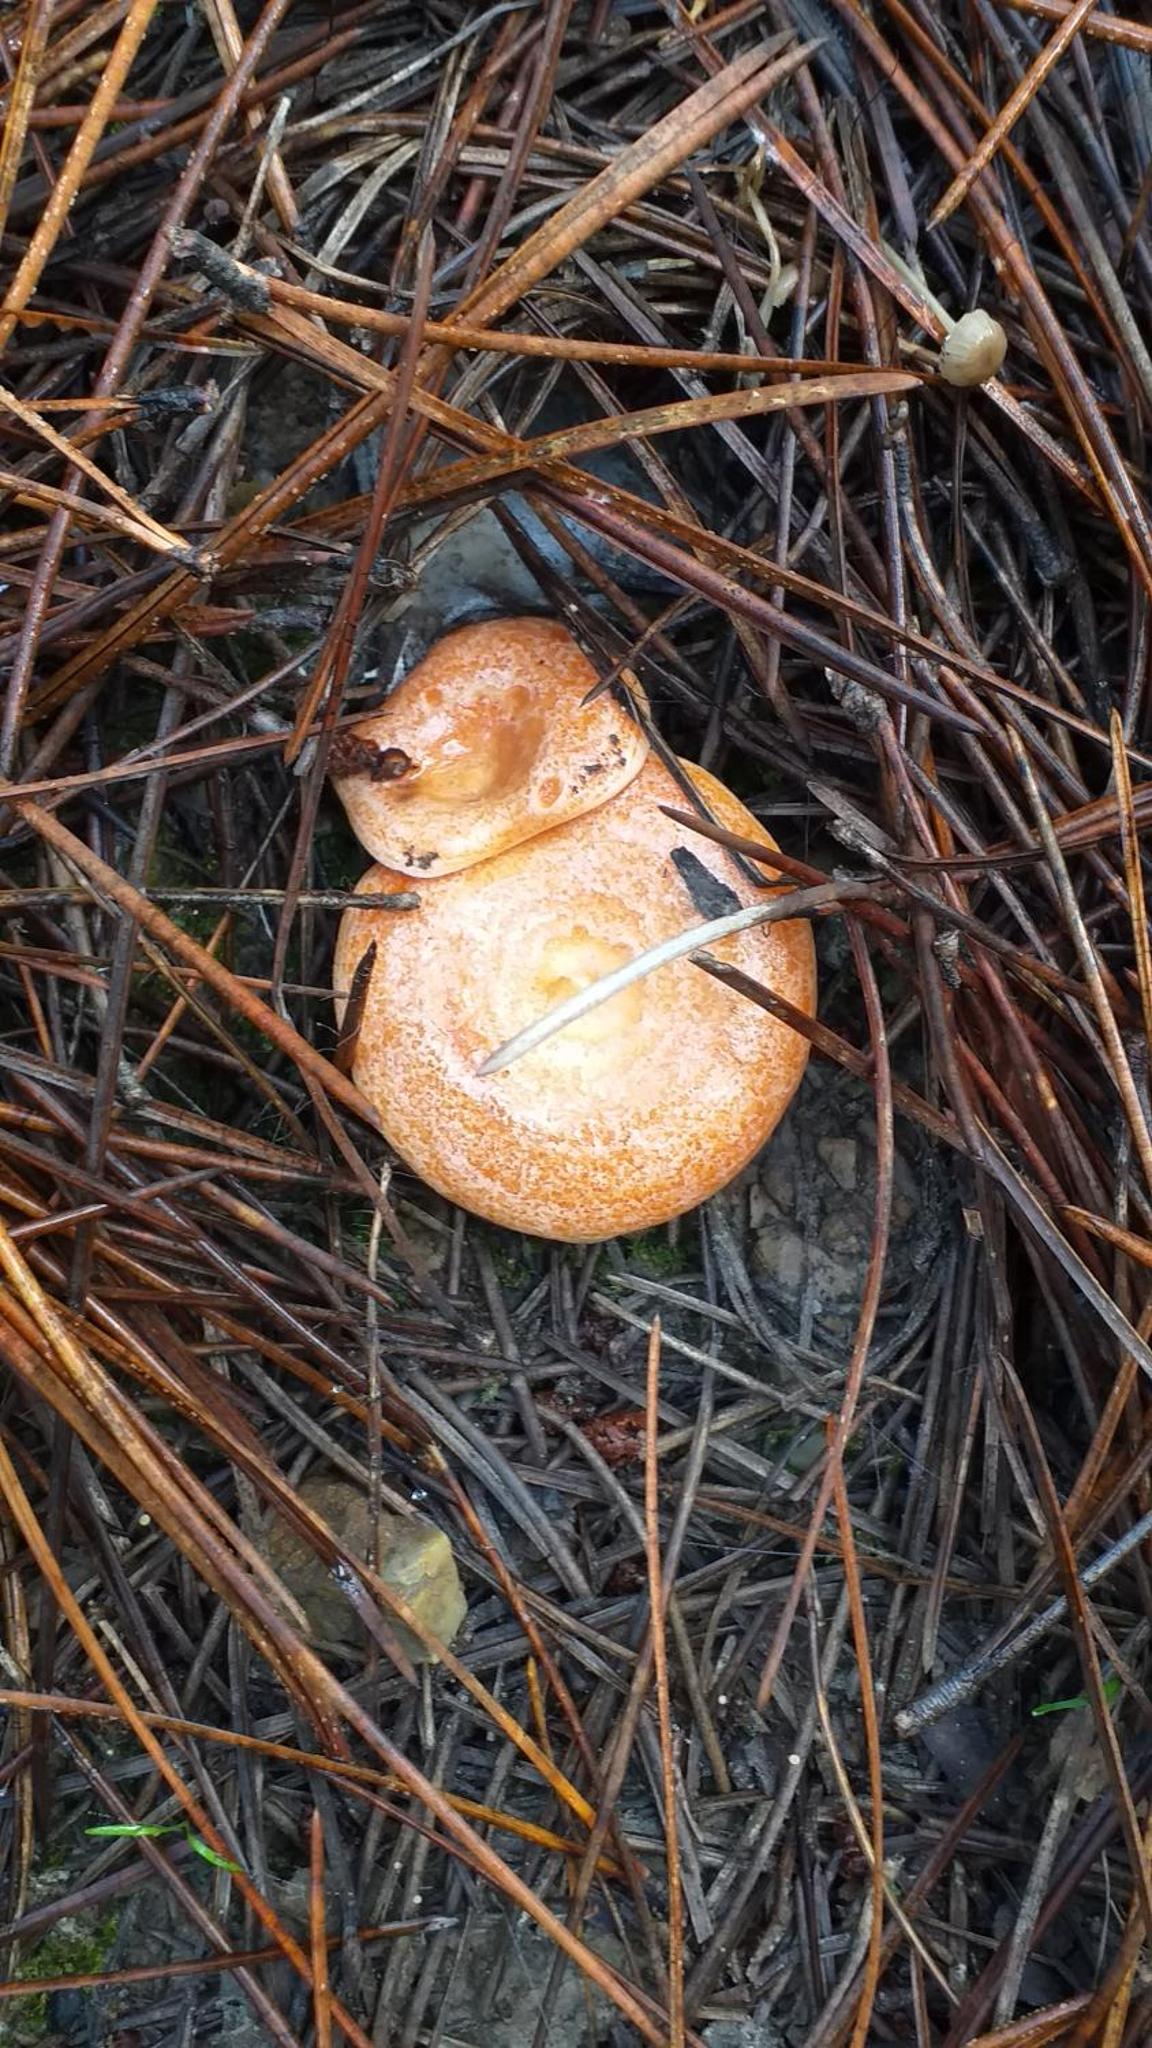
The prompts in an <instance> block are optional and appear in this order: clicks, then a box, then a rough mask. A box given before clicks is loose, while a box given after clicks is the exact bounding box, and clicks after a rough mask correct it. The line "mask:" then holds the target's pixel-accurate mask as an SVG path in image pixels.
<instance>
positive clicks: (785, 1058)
mask: <svg viewBox="0 0 1152 2048" xmlns="http://www.w3.org/2000/svg"><path fill="white" fill-rule="evenodd" d="M687 772H688V774H689V775H690V777H691V779H692V781H693V783H694V784H695V785H696V787H697V788H698V790H699V791H700V794H701V795H702V796H703V798H704V800H705V803H706V805H707V807H708V809H709V811H710V812H711V814H712V816H713V817H714V818H715V820H716V821H717V823H719V824H721V825H723V826H725V827H726V828H727V829H728V830H730V831H732V832H737V833H740V834H742V835H744V836H746V837H748V838H753V839H757V840H759V841H760V842H761V843H762V844H763V845H764V846H765V847H768V848H770V849H771V848H774V841H773V840H772V839H771V838H769V836H768V834H767V833H766V832H765V831H764V829H763V827H762V826H761V825H760V824H759V823H758V822H757V820H756V819H754V818H753V817H752V815H751V814H750V812H748V811H747V810H745V808H744V806H743V804H741V803H739V802H738V801H737V799H736V798H735V797H734V796H732V795H731V794H730V792H729V791H728V790H726V789H724V788H723V786H722V785H721V784H720V783H718V782H716V781H715V780H714V779H713V777H712V776H710V775H708V774H706V773H705V772H704V771H703V770H701V769H697V768H688V769H687ZM683 801H684V799H683V795H682V792H681V790H680V788H679V785H678V784H677V783H676V782H675V780H674V779H673V777H672V776H671V775H670V774H669V772H668V770H667V769H666V768H664V767H663V766H662V765H661V764H660V763H659V762H658V761H657V760H656V759H655V758H654V757H651V756H650V757H649V759H648V760H647V761H646V762H645V764H644V766H643V768H642V769H641V771H640V773H639V775H638V776H637V778H636V780H635V782H634V783H633V785H632V787H631V789H630V790H629V792H628V796H627V799H626V800H625V801H624V802H621V803H617V804H614V805H612V806H611V807H610V811H609V812H608V813H603V812H600V811H595V812H592V813H591V814H589V815H586V816H584V817H580V818H577V819H575V820H573V821H572V822H571V823H569V824H566V825H561V826H558V827H557V828H556V829H555V830H553V831H550V832H547V833H545V834H544V835H543V836H542V837H539V838H537V839H534V840H533V841H532V842H531V843H530V844H528V845H521V846H519V847H517V848H514V849H513V850H511V851H509V852H506V853H502V854H499V855H498V856H497V857H496V858H494V859H491V860H486V861H484V862H482V863H481V864H480V865H479V866H477V867H473V868H471V869H469V871H468V872H467V873H466V874H457V875H454V876H447V877H445V878H444V879H442V880H439V881H437V882H435V883H434V884H433V885H432V886H431V887H429V888H428V889H427V890H426V891H425V892H424V895H423V898H422V901H421V906H420V908H419V909H418V910H415V911H411V912H407V913H405V914H404V915H397V914H395V913H393V912H389V911H380V910H356V909H350V910H347V911H346V912H345V913H344V917H343V919H342V921H341V926H340V933H339V937H338V940H337V947H336V960H335V984H336V988H337V991H338V992H342V995H343V1000H344V1001H346V999H347V994H348V991H349V990H350V989H351V987H352V984H353V980H354V978H355V975H356V970H357V967H358V965H359V963H360V961H361V960H362V958H363V956H364V954H365V952H366V950H367V948H368V947H369V946H370V944H371V943H372V941H373V940H374V941H375V943H376V949H377V950H376V956H375V960H374V963H373V965H372V968H371V974H370V979H369V982H368V985H367V989H366V993H365V1000H364V1007H363V1011H362V1016H361V1023H360V1031H359V1038H358V1041H357V1047H356V1054H355V1062H354V1071H355V1077H356V1081H357V1083H358V1085H359V1087H360V1088H361V1089H362V1090H363V1092H364V1094H365V1095H366V1096H367V1097H368V1099H369V1100H370V1101H371V1102H372V1103H373V1104H374V1106H375V1107H376V1109H377V1110H378V1112H379V1114H380V1118H381V1121H382V1124H383V1128H384V1131H385V1134H386V1135H387V1137H388V1139H389V1141H390V1142H391V1144H392V1145H393V1146H394V1147H395V1149H396V1151H397V1152H398V1153H399V1154H400V1157H401V1158H402V1159H404V1160H405V1161H406V1162H407V1163H408V1165H409V1166H411V1167H412V1168H414V1169H415V1171H416V1172H417V1173H418V1174H419V1175H420V1176H421V1178H422V1179H423V1180H425V1181H427V1182H428V1183H429V1184H430V1185H431V1186H432V1187H434V1188H436V1189H438V1190H439V1192H440V1193H441V1194H442V1195H445V1196H447V1197H448V1198H449V1200H451V1201H454V1202H459V1203H460V1204H462V1206H463V1207H465V1208H467V1209H471V1210H473V1211H475V1212H476V1213H477V1214H478V1215H481V1216H486V1217H488V1218H489V1219H490V1221H492V1222H494V1223H500V1224H503V1225H505V1226H506V1227H507V1228H509V1229H513V1230H522V1231H528V1232H531V1233H533V1234H535V1235H539V1236H542V1237H553V1238H561V1239H567V1240H572V1241H577V1242H580V1241H590V1240H593V1239H597V1238H603V1237H612V1236H615V1235H617V1234H618V1233H622V1232H627V1231H633V1230H642V1229H646V1228H649V1227H650V1226H652V1225H654V1224H657V1223H664V1222H667V1221H668V1220H669V1218H671V1217H673V1216H677V1215H680V1214H681V1213H682V1212H683V1211H684V1210H686V1209H690V1208H693V1207H695V1205H696V1204H697V1203H698V1202H702V1201H703V1200H705V1198H706V1197H707V1196H709V1195H712V1194H715V1193H716V1191H717V1190H718V1189H719V1188H722V1187H724V1186H725V1185H726V1183H727V1182H728V1181H730V1180H731V1179H732V1178H733V1177H734V1176H735V1175H736V1174H737V1173H739V1172H740V1171H741V1169H742V1168H743V1167H744V1166H746V1165H747V1164H748V1162H749V1160H750V1159H751V1158H752V1157H753V1156H754V1155H755V1153H756V1152H757V1151H758V1150H759V1149H760V1147H761V1145H762V1144H763V1143H764V1141H765V1140H766V1139H767V1138H768V1137H769V1136H770V1134H771V1132H772V1131H773V1129H774V1128H775V1126H776V1124H777V1122H778V1121H779V1119H780V1117H781V1116H782V1115H783V1113H784V1110H785V1109H786V1108H787V1106H788V1103H789V1101H790V1100H791V1097H792V1095H793V1093H794V1091H795V1089H796V1087H797V1084H798V1082H799V1080H800V1077H801V1075H802V1073H803V1071H804V1066H805V1062H806V1059H807V1056H808V1046H807V1042H806V1040H805V1039H804V1038H802V1037H801V1036H800V1035H799V1033H797V1032H795V1031H793V1030H792V1029H791V1028H790V1027H789V1026H787V1025H784V1024H782V1023H779V1022H778V1021H777V1020H776V1019H775V1018H773V1017H770V1016H769V1015H768V1014H767V1013H766V1012H765V1011H763V1010H761V1009H759V1008H758V1007H757V1006H756V1005H755V1004H754V1003H751V1002H749V1001H748V1000H747V998H746V997H743V996H740V995H738V994H736V993H734V992H733V991H732V990H731V989H728V988H725V987H724V986H723V985H722V984H721V983H719V982H717V981H715V980H713V979H711V978H710V977H709V976H708V975H706V974H702V973H701V972H700V970H699V969H698V968H696V967H693V966H692V964H691V962H690V961H689V960H687V959H683V960H678V961H674V962H671V963H669V964H668V965H666V966H663V967H659V968H657V969H655V971H653V972H652V973H650V974H648V975H646V976H645V977H644V978H643V979H641V980H639V981H636V982H634V983H633V984H632V985H631V986H630V987H629V988H627V989H625V990H624V991H623V992H622V993H620V994H618V995H616V996H613V997H611V998H610V999H609V1001H607V1002H605V1003H602V1004H601V1005H600V1006H599V1007H598V1008H596V1009H594V1010H592V1011H591V1012H590V1013H589V1014H587V1015H586V1016H585V1017H583V1018H582V1019H580V1020H579V1021H578V1022H577V1023H575V1024H572V1025H569V1026H568V1027H567V1028H566V1029H565V1030H563V1031H561V1032H558V1033H557V1034H556V1035H555V1036H554V1037H552V1038H550V1039H548V1040H547V1041H546V1042H545V1043H544V1044H543V1045H540V1046H537V1047H536V1048H535V1049H534V1050H533V1051H531V1052H529V1053H526V1054H525V1055H524V1057H523V1058H522V1059H520V1060H518V1061H517V1062H516V1063H515V1064H514V1065H512V1066H510V1067H508V1068H506V1069H505V1070H504V1071H503V1072H501V1073H497V1074H493V1075H491V1076H488V1077H482V1076H481V1075H480V1074H479V1073H478V1072H477V1069H478V1068H479V1066H480V1065H481V1063H482V1062H483V1060H484V1059H485V1058H486V1057H487V1055H488V1054H489V1053H491V1052H492V1051H493V1050H494V1049H495V1048H496V1047H497V1046H498V1045H500V1044H502V1043H503V1042H504V1041H505V1040H506V1039H508V1038H510V1037H511V1036H512V1035H513V1034H514V1033H516V1032H518V1031H520V1030H522V1029H523V1027H524V1026H525V1025H526V1024H529V1023H531V1022H532V1021H533V1020H534V1019H536V1018H537V1017H539V1016H540V1015H542V1014H543V1013H544V1012H546V1011H548V1010H550V1009H552V1008H554V1007H555V1005H556V1004H557V1003H559V1002H562V1001H563V1000H564V999H565V997H567V996H569V995H571V994H574V993H575V992H576V991H577V990H578V989H580V988H583V987H585V986H587V984H588V983H589V982H592V981H596V980H599V978H600V977H601V976H602V975H604V974H606V973H608V972H610V971H611V970H612V969H614V968H616V967H619V966H622V965H623V964H624V963H625V962H626V961H628V960H630V959H632V958H633V957H634V956H635V955H636V954H638V953H641V952H644V951H646V950H647V949H648V948H649V947H651V946H654V945H656V944H658V943H659V942H660V941H661V940H664V939H667V938H669V937H671V936H672V935H673V934H674V933H679V932H683V931H685V930H687V929H689V928H690V927H691V926H692V925H694V924H699V923H700V922H702V921H703V919H702V912H701V910H700V908H698V907H697V905H696V903H694V901H693V899H692V896H691V895H690V894H689V890H688V886H687V884H686V882H685V881H684V880H683V879H682V878H681V872H680V871H679V870H678V868H677V866H676V865H675V864H674V862H673V860H672V858H671V855H672V853H673V851H674V850H676V849H681V848H683V849H686V850H687V851H688V852H690V853H691V855H692V856H693V857H694V859H695V861H696V862H698V863H699V864H700V867H701V868H702V869H704V870H706V871H707V874H708V875H709V876H710V877H711V878H712V882H713V884H720V885H721V893H722V897H723V908H727V909H734V908H737V907H739V906H741V905H744V904H749V903H754V902H760V901H763V899H764V891H763V890H762V889H758V888H757V887H756V885H755V884H754V883H752V882H750V881H749V880H748V879H747V878H746V876H745V874H744V871H743V870H742V868H740V867H739V866H738V865H737V864H736V862H735V861H734V860H732V858H731V857H730V856H729V855H728V854H726V853H725V852H724V851H723V850H722V849H721V848H720V847H718V846H715V845H713V844H712V843H711V842H710V841H708V840H706V839H704V838H702V837H700V836H698V835H696V834H694V833H691V832H688V831H686V830H685V829H684V828H683V827H681V826H678V825H675V824H673V823H672V821H671V820H670V819H668V818H666V817H664V816H663V814H662V812H661V810H660V808H659V806H660V805H661V804H678V805H680V806H682V805H683ZM696 872H697V873H698V870H697V871H696ZM398 879H399V878H398V876H397V875H396V874H395V873H393V872H389V871H388V870H387V869H384V868H380V867H377V868H373V869H371V870H370V871H369V872H368V874H367V875H365V876H364V878H363V880H362V881H361V883H360V885H359V886H360V889H361V890H362V891H373V892H375V891H386V890H391V889H394V888H395V887H396V886H397V884H398ZM712 914H716V913H715V912H713V911H712V910H706V911H705V912H704V915H705V916H707V915H712ZM719 914H723V911H722V910H721V912H720V913H719ZM713 950H714V952H715V953H716V954H717V955H718V957H720V958H722V959H724V960H726V961H729V962H731V963H732V964H733V965H735V966H738V967H740V968H742V969H743V970H744V972H745V973H747V974H749V975H751V976H753V977H754V978H755V979H756V980H758V981H761V982H764V983H766V984H767V985H768V986H770V987H771V988H773V989H775V990H776V991H778V993H779V994H781V995H783V996H786V997H787V998H788V1000H789V1001H790V1002H792V1003H793V1004H795V1005H796V1006H797V1007H798V1008H799V1009H801V1010H804V1011H805V1012H808V1013H810V1012H811V1011H812V1010H813V1009H814V1007H815V995H816V978H815V962H814V954H813V946H812V935H811V931H810V929H809V926H808V924H807V923H806V922H802V921H796V922H785V923H781V924H776V925H767V926H763V927H760V928H757V929H756V930H753V931H750V932H746V933H743V934H741V935H739V936H738V937H736V938H733V939H727V940H724V941H722V942H721V943H719V944H717V945H716V946H715V947H714V948H713Z"/></svg>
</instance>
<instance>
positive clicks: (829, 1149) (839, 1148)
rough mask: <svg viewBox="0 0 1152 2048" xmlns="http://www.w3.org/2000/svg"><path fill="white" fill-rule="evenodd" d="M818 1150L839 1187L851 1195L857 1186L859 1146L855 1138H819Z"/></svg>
mask: <svg viewBox="0 0 1152 2048" xmlns="http://www.w3.org/2000/svg"><path fill="white" fill-rule="evenodd" d="M816 1150H817V1152H818V1153H819V1155H820V1157H821V1159H822V1160H823V1161H824V1164H825V1166H826V1167H827V1168H828V1171H829V1173H830V1174H831V1175H832V1178H833V1180H834V1181H835V1183H836V1185H837V1187H838V1188H843V1190H844V1192H845V1194H846V1195H850V1194H851V1193H852V1191H853V1189H854V1188H855V1186H856V1173H857V1146H856V1140H855V1138H818V1139H817V1140H816Z"/></svg>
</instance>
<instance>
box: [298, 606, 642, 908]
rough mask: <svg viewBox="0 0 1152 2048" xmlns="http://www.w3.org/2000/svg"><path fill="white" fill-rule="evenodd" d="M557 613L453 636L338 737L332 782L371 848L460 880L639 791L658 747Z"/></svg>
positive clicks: (403, 866) (396, 864)
mask: <svg viewBox="0 0 1152 2048" xmlns="http://www.w3.org/2000/svg"><path fill="white" fill-rule="evenodd" d="M596 682H597V675H596V671H595V669H594V668H593V667H592V665H591V663H590V662H589V661H588V660H587V659H586V658H585V656H584V655H583V654H582V653H581V651H580V649H579V647H578V646H577V644H576V642H575V640H573V638H572V635H571V634H570V633H569V632H567V631H566V630H565V628H564V627H563V626H562V625H561V624H560V623H559V621H558V620H556V619H535V618H527V619H489V620H485V621H483V622H482V623H479V624H477V625H473V626H461V627H459V628H458V629H457V631H455V632H454V633H446V634H445V635H444V637H443V639H441V640H438V641H437V642H436V644H435V646H434V647H433V648H431V649H430V651H429V652H428V653H427V654H426V655H425V657H424V659H423V661H421V662H419V663H418V664H417V666H416V667H415V668H414V669H412V671H411V672H410V674H408V675H407V676H405V678H404V681H403V682H402V683H401V684H399V686H398V687H397V689H396V690H394V691H393V694H392V695H391V697H389V699H388V701H387V703H386V704H384V705H383V707H382V708H381V710H379V711H376V712H374V713H373V714H372V715H371V717H369V718H363V719H360V720H358V721H357V723H356V724H355V725H352V726H350V727H348V728H347V729H346V730H345V731H344V732H342V733H341V734H339V735H338V737H337V739H336V741H335V742H334V744H333V749H332V756H331V775H332V780H333V782H334V783H335V785H336V788H337V790H338V792H339V795H340V798H341V801H342V803H343V805H344V808H345V810H346V811H347V813H348V818H349V821H350V823H351V826H352V830H353V831H354V832H355V834H356V836H357V838H358V839H359V840H360V842H361V844H362V845H364V846H366V847H367V849H368V851H369V853H370V854H371V855H372V857H373V859H374V860H378V861H382V862H384V863H385V865H386V866H388V867H391V868H395V869H396V870H397V872H398V873H400V874H403V875H408V876H411V875H451V874H456V873H457V872H458V871H459V870H460V869H461V868H467V867H472V866H474V864H475V863H476V862H477V861H479V860H486V859H488V858H490V857H491V856H492V855H493V854H497V853H503V852H504V851H505V850H506V849H507V848H508V847H511V846H517V845H519V844H520V843H521V842H522V841H523V840H525V839H531V838H534V837H535V835H536V834H537V833H539V832H545V831H547V830H549V829H550V827H552V826H553V825H560V824H563V823H565V822H566V821H567V820H568V819H570V818H576V817H579V816H581V814H582V813H583V812H585V811H589V810H592V809H593V808H595V807H597V806H599V805H600V804H603V803H604V802H606V801H607V799H608V798H609V797H612V796H615V795H616V794H617V792H618V791H620V790H622V789H624V788H626V787H627V785H628V783H630V782H631V780H632V778H633V776H634V775H636V774H637V773H638V772H639V769H640V766H641V764H642V762H643V760H644V758H645V755H646V754H647V752H648V742H647V740H646V739H645V737H644V735H643V733H642V732H641V731H640V729H639V727H638V726H637V725H636V723H635V722H634V720H633V719H631V718H630V717H629V716H628V714H627V712H626V711H625V710H624V709H623V708H622V707H621V705H620V704H618V703H617V702H616V700H615V698H614V697H613V696H612V694H611V692H609V691H605V692H603V693H602V695H600V696H599V697H597V698H596V700H595V701H594V702H593V703H591V704H585V703H584V701H583V700H584V698H585V697H586V696H587V695H588V692H589V691H590V690H593V689H595V686H596Z"/></svg>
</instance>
